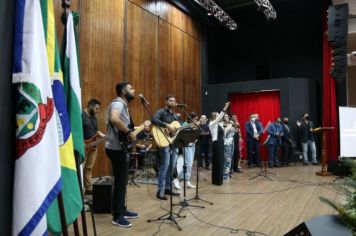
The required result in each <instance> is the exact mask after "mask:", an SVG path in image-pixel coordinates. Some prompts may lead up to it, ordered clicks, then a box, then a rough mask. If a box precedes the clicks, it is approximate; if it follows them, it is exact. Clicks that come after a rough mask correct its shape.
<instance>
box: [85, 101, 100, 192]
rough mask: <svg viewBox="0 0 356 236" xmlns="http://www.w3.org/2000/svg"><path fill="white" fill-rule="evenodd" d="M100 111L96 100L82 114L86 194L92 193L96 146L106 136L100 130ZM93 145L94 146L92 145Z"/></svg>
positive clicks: (89, 102)
mask: <svg viewBox="0 0 356 236" xmlns="http://www.w3.org/2000/svg"><path fill="white" fill-rule="evenodd" d="M99 111H100V102H99V101H98V100H96V99H95V98H92V99H90V100H89V101H88V106H87V108H86V109H84V110H83V112H82V121H83V135H84V139H85V141H84V142H85V144H86V148H85V149H86V150H85V155H86V158H85V162H84V171H83V172H84V187H85V194H91V193H92V184H91V178H92V172H93V168H94V164H95V159H96V155H97V152H96V145H97V144H98V143H99V142H98V141H99V140H97V138H98V137H100V138H104V137H105V134H103V133H102V132H100V131H99V130H98V125H97V120H96V114H97V113H98V112H99ZM91 144H93V145H91Z"/></svg>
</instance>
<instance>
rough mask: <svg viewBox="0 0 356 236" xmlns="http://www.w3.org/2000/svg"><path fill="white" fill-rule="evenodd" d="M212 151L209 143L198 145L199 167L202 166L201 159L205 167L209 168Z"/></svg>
mask: <svg viewBox="0 0 356 236" xmlns="http://www.w3.org/2000/svg"><path fill="white" fill-rule="evenodd" d="M212 155H213V151H212V144H211V143H208V142H206V143H202V144H200V158H201V159H200V160H201V163H200V165H201V166H203V159H204V162H205V167H209V166H210V163H211V159H212Z"/></svg>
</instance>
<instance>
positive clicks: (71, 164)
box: [59, 134, 77, 171]
mask: <svg viewBox="0 0 356 236" xmlns="http://www.w3.org/2000/svg"><path fill="white" fill-rule="evenodd" d="M59 153H60V156H61V166H63V167H66V168H68V169H72V170H74V171H77V169H76V166H75V160H74V156H73V154H72V153H73V140H72V134H70V136H69V138H68V140H67V142H66V143H64V144H63V145H62V146H60V147H59ZM71 154H72V155H71Z"/></svg>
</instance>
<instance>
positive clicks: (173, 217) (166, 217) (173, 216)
mask: <svg viewBox="0 0 356 236" xmlns="http://www.w3.org/2000/svg"><path fill="white" fill-rule="evenodd" d="M141 101H142V105H143V107H144V109H145V110H146V112H147V113H148V115H149V116H150V118H151V120H153V114H152V112H151V111H150V110H149V109H148V107H147V103H145V102H144V100H143V99H142V100H141ZM157 128H158V129H159V130H160V131H161V133H162V134H163V136H164V138H165V139H166V140H167V141H168V142H169V147H170V150H171V152H176V151H175V150H173V144H172V143H171V142H170V141H169V139H168V137H167V135H166V134H165V132H164V131H163V130H162V128H161V127H160V126H158V125H157ZM169 158H170V160H169V161H170V163H171V169H170V170H169V171H170V172H171V175H173V164H172V161H173V158H172V153H170V156H169ZM170 181H171V180H170ZM170 190H171V194H170V208H169V212H168V213H166V214H164V215H162V216H160V217H158V218H155V219H152V220H147V223H150V222H155V221H160V220H163V221H165V220H169V221H172V222H173V223H174V224H175V225H176V226H177V228H178V229H179V230H180V231H182V228H181V227H180V226H179V224H178V222H177V221H176V218H185V217H186V216H182V215H179V213H174V212H173V195H172V193H173V187H172V183H171V187H170Z"/></svg>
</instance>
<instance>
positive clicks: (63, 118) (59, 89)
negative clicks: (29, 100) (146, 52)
mask: <svg viewBox="0 0 356 236" xmlns="http://www.w3.org/2000/svg"><path fill="white" fill-rule="evenodd" d="M41 11H42V19H43V26H44V33H45V39H46V51H47V59H48V69H49V74H50V77H51V80H52V92H53V98H54V102H55V108H56V109H55V114H56V123H57V126H56V127H57V132H58V139H59V152H60V163H61V179H62V197H63V205H64V209H65V216H66V222H67V225H70V224H72V223H73V222H74V220H75V219H76V218H77V217H78V215H79V214H80V212H81V210H82V209H83V200H82V197H81V193H80V185H79V181H78V176H77V169H76V163H75V157H74V149H73V138H72V132H71V125H70V122H69V115H68V110H67V104H66V97H65V93H64V86H63V73H62V69H61V63H60V56H59V50H58V44H57V37H56V31H55V22H54V11H53V2H52V0H41ZM47 224H48V230H49V231H50V232H51V233H52V234H60V233H61V232H62V225H61V221H60V214H59V208H58V201H57V200H56V201H54V202H53V203H52V204H51V206H50V207H49V209H48V212H47Z"/></svg>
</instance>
